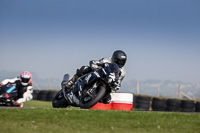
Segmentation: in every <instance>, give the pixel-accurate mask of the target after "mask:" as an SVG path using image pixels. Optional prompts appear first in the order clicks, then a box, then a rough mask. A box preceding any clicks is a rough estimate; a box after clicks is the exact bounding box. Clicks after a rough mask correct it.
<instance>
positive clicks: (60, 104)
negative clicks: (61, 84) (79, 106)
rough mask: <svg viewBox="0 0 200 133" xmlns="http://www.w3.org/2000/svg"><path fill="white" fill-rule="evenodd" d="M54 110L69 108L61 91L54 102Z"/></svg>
mask: <svg viewBox="0 0 200 133" xmlns="http://www.w3.org/2000/svg"><path fill="white" fill-rule="evenodd" d="M52 106H53V108H66V107H67V106H68V103H67V100H66V99H65V97H64V95H63V92H62V90H60V91H59V92H58V93H57V94H56V96H55V97H54V99H53V101H52Z"/></svg>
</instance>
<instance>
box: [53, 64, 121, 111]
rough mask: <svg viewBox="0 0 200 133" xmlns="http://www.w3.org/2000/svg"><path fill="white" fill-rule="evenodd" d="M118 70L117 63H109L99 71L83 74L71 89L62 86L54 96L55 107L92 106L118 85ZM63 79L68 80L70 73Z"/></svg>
mask: <svg viewBox="0 0 200 133" xmlns="http://www.w3.org/2000/svg"><path fill="white" fill-rule="evenodd" d="M118 72H119V67H118V65H117V64H115V63H107V64H105V65H104V66H103V67H101V68H100V69H98V70H97V71H93V72H90V73H88V74H85V75H83V76H82V77H80V78H79V79H78V80H77V81H76V83H75V85H74V86H73V88H72V90H71V91H67V90H65V88H62V89H61V90H60V91H59V92H58V93H57V94H56V96H55V97H54V99H53V101H52V106H53V107H54V108H66V107H68V106H75V107H80V108H91V107H92V106H94V105H95V104H96V103H98V102H100V101H102V100H104V99H105V98H107V97H108V95H109V96H110V93H111V92H112V91H113V90H114V89H115V88H116V86H117V85H118V83H117V81H118V78H119V75H118ZM63 80H64V81H68V80H69V74H65V75H64V78H63ZM72 93H73V94H74V95H73V94H72Z"/></svg>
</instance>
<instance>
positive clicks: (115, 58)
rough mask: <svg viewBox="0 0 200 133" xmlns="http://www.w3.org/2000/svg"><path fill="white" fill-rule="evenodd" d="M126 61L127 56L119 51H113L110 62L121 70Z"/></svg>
mask: <svg viewBox="0 0 200 133" xmlns="http://www.w3.org/2000/svg"><path fill="white" fill-rule="evenodd" d="M126 60H127V56H126V54H125V53H124V52H123V51H121V50H117V51H115V52H114V53H113V55H112V62H114V63H116V64H117V65H118V66H119V68H122V67H123V66H124V65H125V63H126Z"/></svg>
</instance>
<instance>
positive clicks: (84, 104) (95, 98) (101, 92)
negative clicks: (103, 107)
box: [80, 86, 106, 109]
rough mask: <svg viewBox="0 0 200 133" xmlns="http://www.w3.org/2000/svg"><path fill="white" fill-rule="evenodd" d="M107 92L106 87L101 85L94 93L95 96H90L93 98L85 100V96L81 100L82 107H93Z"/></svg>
mask: <svg viewBox="0 0 200 133" xmlns="http://www.w3.org/2000/svg"><path fill="white" fill-rule="evenodd" d="M105 92H106V88H105V87H103V86H99V88H98V91H97V92H96V93H95V94H94V95H93V97H90V98H91V100H89V101H88V102H84V98H82V99H81V100H80V108H83V109H89V108H91V107H92V106H94V105H95V104H96V103H98V102H99V101H100V100H101V99H102V98H103V96H104V95H105Z"/></svg>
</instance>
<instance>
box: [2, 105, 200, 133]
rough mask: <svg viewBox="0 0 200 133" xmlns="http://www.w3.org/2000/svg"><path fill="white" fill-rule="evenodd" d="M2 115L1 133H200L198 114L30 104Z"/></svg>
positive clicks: (5, 111) (199, 116)
mask: <svg viewBox="0 0 200 133" xmlns="http://www.w3.org/2000/svg"><path fill="white" fill-rule="evenodd" d="M26 107H36V108H26ZM0 115H1V117H0V118H1V119H0V130H1V132H2V133H4V132H5V133H6V132H16V133H18V132H29V133H32V132H40V133H43V132H44V133H47V132H50V133H51V132H52V133H53V132H95V133H98V132H108V133H109V132H141V133H144V132H152V133H155V132H159V133H160V132H181V133H183V132H187V133H188V132H193V133H195V132H196V133H197V132H199V131H200V126H199V125H200V114H198V113H165V112H143V111H113V110H109V111H104V110H80V109H79V108H66V109H53V108H52V107H51V102H42V101H30V102H27V103H25V108H24V109H21V108H12V109H6V108H1V109H0Z"/></svg>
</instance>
